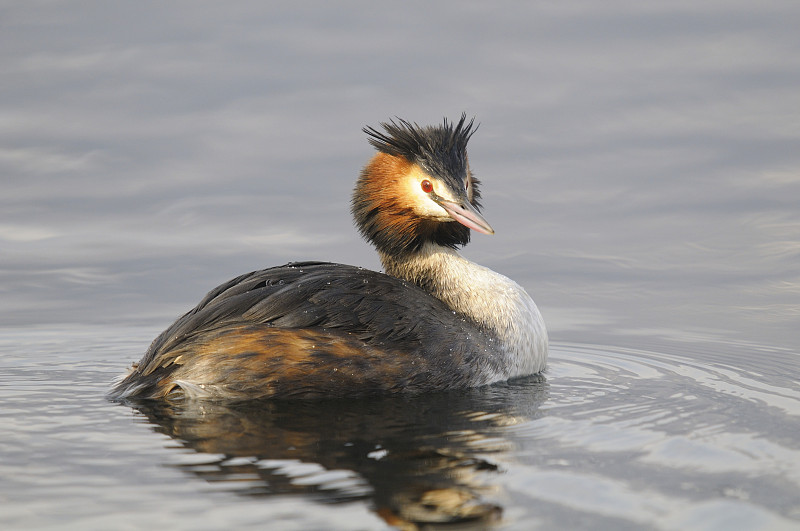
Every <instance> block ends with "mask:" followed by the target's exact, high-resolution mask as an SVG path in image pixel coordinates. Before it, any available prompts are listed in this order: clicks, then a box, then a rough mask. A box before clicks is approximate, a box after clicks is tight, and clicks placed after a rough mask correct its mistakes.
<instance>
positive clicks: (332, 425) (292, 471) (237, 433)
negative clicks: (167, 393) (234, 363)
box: [129, 376, 547, 529]
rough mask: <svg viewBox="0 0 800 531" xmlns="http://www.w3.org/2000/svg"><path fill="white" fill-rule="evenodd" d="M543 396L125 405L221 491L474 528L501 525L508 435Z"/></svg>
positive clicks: (541, 389)
mask: <svg viewBox="0 0 800 531" xmlns="http://www.w3.org/2000/svg"><path fill="white" fill-rule="evenodd" d="M546 395H547V384H546V381H545V380H544V378H543V377H541V376H533V377H530V378H526V379H524V380H521V381H516V382H511V383H507V384H501V385H496V386H491V387H485V388H479V389H473V390H470V391H460V392H452V393H442V394H434V395H428V396H424V397H415V398H398V397H390V398H380V399H359V400H325V401H249V402H244V403H236V404H233V403H214V402H207V401H184V402H171V403H170V402H164V401H159V402H153V401H143V402H138V403H129V405H131V406H133V407H134V408H135V409H136V410H138V411H139V412H141V413H142V414H143V415H144V416H145V417H146V418H147V420H148V421H149V422H150V423H152V424H153V425H154V426H155V428H154V429H155V430H156V431H158V432H161V433H164V434H166V435H168V436H170V437H171V438H173V439H175V440H176V441H178V442H180V444H181V446H182V447H185V448H190V449H192V450H193V451H195V452H197V455H196V456H195V458H193V459H192V460H191V463H188V464H186V463H184V464H179V465H173V466H177V467H179V468H181V469H183V470H185V471H186V472H188V473H190V474H192V475H194V476H196V477H199V478H202V479H204V480H206V481H208V482H210V483H214V484H216V485H219V486H220V488H224V489H225V490H228V491H234V492H236V493H238V494H240V495H244V496H271V495H286V494H295V495H303V496H305V497H307V498H309V499H311V500H314V501H317V502H322V503H341V502H348V501H354V500H364V501H366V502H367V503H368V504H369V505H370V506H371V508H372V509H373V510H374V511H375V512H376V513H377V514H378V515H379V516H380V517H381V518H383V519H384V520H385V521H386V522H387V523H388V524H390V525H392V526H395V527H397V528H401V529H419V528H420V527H424V528H425V529H430V528H432V526H433V527H434V528H436V527H438V526H443V527H447V528H452V527H456V528H458V529H462V528H467V529H469V528H484V527H487V526H491V525H492V524H494V523H497V522H499V521H500V518H501V514H502V507H501V506H500V505H499V504H498V503H497V502H496V501H495V500H496V499H497V498H498V497H499V496H498V494H499V493H498V492H497V491H498V487H497V486H496V480H497V477H498V474H501V473H502V469H501V468H500V467H499V466H498V465H497V464H496V463H495V462H494V461H495V459H496V458H501V457H502V455H504V454H506V453H507V452H509V450H511V449H512V444H513V443H512V442H511V441H510V440H509V439H508V438H507V437H506V436H505V435H504V433H505V428H506V427H507V426H509V425H514V424H517V423H520V422H525V421H527V420H530V419H531V418H532V416H533V415H535V414H536V410H537V408H538V406H539V405H540V404H541V403H542V402H543V401H544V400H545V398H546ZM202 457H207V459H203V458H202Z"/></svg>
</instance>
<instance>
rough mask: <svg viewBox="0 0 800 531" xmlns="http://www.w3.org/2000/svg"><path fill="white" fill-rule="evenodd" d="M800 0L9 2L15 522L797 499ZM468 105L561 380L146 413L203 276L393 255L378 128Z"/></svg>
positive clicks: (277, 520)
mask: <svg viewBox="0 0 800 531" xmlns="http://www.w3.org/2000/svg"><path fill="white" fill-rule="evenodd" d="M798 20H800V4H797V3H796V2H792V1H790V0H785V1H766V2H759V3H758V4H754V3H752V2H736V1H725V2H716V1H710V2H703V3H697V2H682V1H678V2H660V1H659V2H648V3H638V2H627V1H613V0H612V1H610V2H604V3H602V4H598V3H592V2H562V3H549V2H534V3H528V4H525V5H523V4H519V3H512V2H493V3H491V4H490V3H478V2H437V3H423V2H404V3H382V4H375V3H367V2H361V1H359V2H339V3H335V4H333V3H322V2H310V3H303V4H299V5H290V4H288V3H263V2H249V1H243V2H227V3H224V4H220V3H212V2H171V3H167V4H164V3H159V2H136V3H110V2H91V1H86V2H82V1H71V2H57V1H56V2H52V1H31V2H5V3H2V4H0V183H2V191H3V193H2V194H0V419H2V424H0V504H2V506H3V510H2V512H1V514H0V524H1V525H2V526H3V527H7V528H30V527H36V528H55V527H58V528H63V527H74V528H78V527H80V528H108V527H129V528H141V527H145V526H150V525H171V526H175V527H178V528H183V527H190V526H191V527H199V528H219V527H223V526H224V527H228V526H249V525H252V526H259V527H268V528H269V527H274V528H280V529H291V528H294V529H331V528H336V529H381V528H385V527H387V526H395V527H401V528H413V526H415V525H424V524H425V523H426V522H427V523H430V522H444V521H455V522H459V523H460V524H461V525H464V524H465V523H470V524H471V525H473V526H475V527H484V526H497V527H500V528H513V529H530V528H536V527H539V528H552V527H555V526H559V527H569V528H609V529H624V528H663V529H687V528H695V529H721V528H725V529H754V528H762V529H780V528H787V529H790V528H797V527H800V502H799V501H798V500H800V465H798V463H800V390H798V384H797V380H798V372H800V370H799V369H798V368H799V367H800V359H799V358H798V356H799V355H800V352H799V351H798V348H799V347H798V345H799V344H800V341H799V340H800V331H798V330H800V326H799V325H800V267H798V263H800V260H798V259H799V258H800V207H798V205H800V33H798V32H797V29H796V28H797V22H798ZM462 112H466V113H468V115H470V116H473V115H474V116H476V118H477V121H478V122H480V124H481V125H480V128H479V131H478V132H477V134H476V135H475V136H474V137H473V139H472V141H471V144H470V162H471V165H472V167H473V170H474V171H475V172H476V174H477V176H478V177H479V178H481V179H482V180H483V182H484V187H483V190H484V197H485V200H484V201H483V203H484V213H485V214H486V217H487V219H488V220H489V221H490V222H491V223H492V225H493V226H494V228H495V230H496V231H497V234H496V235H495V236H492V237H486V236H482V235H475V237H474V238H473V242H472V243H471V244H470V245H469V246H468V247H467V248H466V249H465V251H464V254H465V255H467V256H468V257H469V258H470V259H472V260H474V261H477V262H479V263H482V264H484V265H487V266H489V267H491V268H492V269H494V270H496V271H499V272H501V273H504V274H506V275H508V276H510V277H512V278H514V279H515V280H517V281H518V282H519V283H520V284H522V285H523V286H524V287H525V288H526V289H527V290H528V292H529V293H531V295H533V297H534V299H535V300H536V301H537V303H538V304H539V307H540V308H541V310H542V313H543V314H544V317H545V320H546V322H547V324H548V328H549V331H550V335H551V338H552V340H553V348H552V354H551V360H552V361H551V364H550V368H549V370H548V372H547V373H546V374H545V377H544V378H532V379H528V380H524V381H521V382H513V383H511V384H508V385H501V386H496V387H492V388H490V389H482V390H476V391H473V392H469V393H462V394H456V395H444V396H435V397H425V398H423V399H419V400H415V401H402V400H401V401H385V400H378V401H364V402H360V401H356V402H336V403H327V404H322V405H317V406H308V405H297V404H296V405H293V406H287V405H280V404H278V405H276V404H261V405H258V406H257V407H256V406H253V407H250V408H225V407H222V406H213V407H212V406H211V405H209V406H207V407H202V408H183V409H181V408H153V407H145V406H142V405H137V404H131V405H118V404H112V403H109V402H107V401H105V399H104V397H103V394H104V392H105V390H106V389H107V387H108V384H109V382H110V380H111V379H112V378H113V377H114V376H115V375H117V374H119V373H120V372H122V371H123V370H124V368H125V366H127V365H128V364H129V363H130V362H131V361H134V360H136V359H138V358H139V357H140V356H141V354H142V353H143V352H144V350H145V349H146V347H147V345H148V343H149V341H150V340H151V339H152V338H153V337H154V336H155V335H156V334H157V333H158V332H160V330H161V329H163V328H164V327H166V326H167V325H168V324H169V323H170V322H171V321H172V320H173V319H174V318H175V317H177V316H178V315H179V314H181V313H182V312H184V311H186V310H187V309H188V308H190V307H191V306H192V305H194V304H195V303H196V302H197V301H198V300H199V299H200V297H201V296H202V295H203V294H204V293H205V292H206V291H207V290H209V289H210V288H212V287H214V286H216V285H217V284H219V283H221V282H222V281H225V280H227V279H229V278H232V277H233V276H236V275H238V274H240V273H244V272H247V271H251V270H254V269H260V268H263V267H267V266H270V265H278V264H282V263H285V262H287V261H290V260H305V259H323V260H330V261H336V262H344V263H350V264H357V265H362V266H365V267H370V268H373V269H379V267H380V266H379V263H378V260H377V258H376V256H375V254H374V252H373V250H372V249H371V248H370V247H368V246H367V245H366V244H365V243H364V242H362V241H361V240H360V238H359V236H358V234H357V233H356V231H355V230H354V229H353V227H352V224H351V221H350V216H349V213H348V206H349V205H348V202H349V194H350V190H351V187H352V184H353V182H354V180H355V178H356V176H357V174H358V171H359V170H360V168H361V166H362V165H363V164H364V163H365V162H366V160H367V159H368V157H369V156H370V155H371V153H372V149H371V148H370V147H369V145H368V144H367V143H366V141H365V138H364V134H363V133H362V132H361V128H362V127H364V126H365V125H377V124H378V122H380V121H385V120H388V119H391V118H393V117H395V116H399V117H402V118H405V119H408V120H411V121H415V122H418V123H420V124H427V123H435V122H439V121H441V119H442V117H444V116H447V117H450V118H456V117H458V116H459V115H460V114H461V113H462Z"/></svg>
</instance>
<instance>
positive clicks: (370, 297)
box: [110, 115, 547, 400]
mask: <svg viewBox="0 0 800 531" xmlns="http://www.w3.org/2000/svg"><path fill="white" fill-rule="evenodd" d="M382 126H383V129H384V131H383V132H381V131H378V130H376V129H373V128H365V129H364V131H365V132H366V133H367V135H369V141H370V143H371V144H372V145H373V146H374V147H375V148H376V149H377V150H378V153H377V154H376V155H375V156H374V157H373V158H372V160H371V161H370V162H369V163H368V164H367V165H366V167H365V168H364V170H363V171H362V172H361V175H360V177H359V179H358V181H357V183H356V186H355V190H354V192H353V198H352V212H353V217H354V219H355V223H356V225H357V226H358V228H359V231H360V232H361V234H362V235H363V236H364V237H365V238H366V239H367V240H368V241H369V242H371V243H372V244H373V245H375V247H376V249H377V250H378V253H379V256H380V259H381V262H382V264H383V266H384V268H385V271H386V273H385V274H384V273H378V272H375V271H369V270H366V269H362V268H359V267H354V266H348V265H342V264H331V263H325V262H303V263H289V264H287V265H284V266H279V267H273V268H270V269H265V270H262V271H255V272H252V273H248V274H246V275H242V276H240V277H237V278H234V279H233V280H231V281H229V282H227V283H225V284H222V285H221V286H218V287H217V288H215V289H214V290H212V291H211V292H209V293H208V295H206V296H205V298H204V299H203V300H202V301H201V302H200V303H199V304H198V305H197V306H196V307H195V308H194V309H192V310H191V311H189V312H188V313H186V314H185V315H183V316H182V317H181V318H179V319H178V320H177V321H176V322H175V323H173V324H172V326H170V327H169V328H168V329H166V330H165V331H164V332H162V333H161V334H160V335H159V336H158V337H157V338H156V339H155V341H153V343H152V344H151V345H150V348H149V349H148V350H147V352H146V354H145V355H144V357H143V358H142V360H141V361H140V362H139V363H137V364H135V365H134V366H133V367H132V369H131V371H130V372H129V374H128V375H126V376H125V377H123V378H122V379H121V380H120V381H119V382H118V383H116V384H115V386H114V387H113V389H112V391H111V393H110V397H111V398H115V399H121V398H156V399H157V398H180V397H187V398H216V399H232V400H243V399H255V398H317V397H345V396H347V397H356V396H367V395H373V394H388V393H421V392H426V391H436V390H447V389H455V388H466V387H476V386H481V385H486V384H490V383H494V382H498V381H503V380H508V379H510V378H514V377H517V376H525V375H530V374H535V373H538V372H540V371H542V370H543V369H544V368H545V364H546V360H547V331H546V329H545V326H544V322H543V320H542V317H541V314H540V313H539V310H538V309H537V307H536V305H535V304H534V302H533V300H532V299H531V298H530V297H529V296H528V294H527V293H526V292H525V290H524V289H522V288H521V287H520V286H519V285H518V284H516V283H515V282H513V281H512V280H510V279H508V278H506V277H505V276H503V275H500V274H499V273H495V272H494V271H491V270H490V269H488V268H485V267H482V266H480V265H477V264H475V263H473V262H470V261H469V260H467V259H465V258H464V257H462V256H461V255H460V254H459V253H458V252H457V251H456V249H457V248H458V247H459V246H463V245H466V244H467V243H468V242H469V239H470V229H472V230H477V231H479V232H483V233H487V234H491V233H493V232H494V231H493V230H492V228H491V226H490V225H489V224H488V222H487V221H486V220H485V219H484V218H483V216H481V214H480V213H479V207H480V203H479V198H480V192H479V184H480V183H479V181H478V180H477V179H476V178H475V177H474V176H473V174H472V172H471V171H470V168H469V163H468V160H467V152H466V145H467V142H468V140H469V139H470V137H471V136H472V134H473V132H474V128H473V122H472V121H470V122H468V123H467V122H466V116H465V115H462V116H461V119H460V121H458V123H456V124H453V123H452V122H448V121H447V120H446V119H445V120H444V122H443V124H442V125H440V126H429V127H419V126H417V125H416V124H411V123H409V122H407V121H405V120H398V122H394V121H392V122H389V123H384V124H382Z"/></svg>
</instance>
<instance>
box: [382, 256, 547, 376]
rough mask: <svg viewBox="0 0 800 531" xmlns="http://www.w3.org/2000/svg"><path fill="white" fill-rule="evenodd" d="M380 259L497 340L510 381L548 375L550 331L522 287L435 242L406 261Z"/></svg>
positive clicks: (391, 271) (390, 272) (389, 270)
mask: <svg viewBox="0 0 800 531" xmlns="http://www.w3.org/2000/svg"><path fill="white" fill-rule="evenodd" d="M380 259H381V262H382V263H383V267H384V269H385V271H386V273H387V274H388V275H392V276H394V277H397V278H401V279H403V280H406V281H409V282H412V283H414V284H416V285H418V286H419V287H421V288H422V289H424V290H425V291H427V292H428V293H430V294H431V295H433V296H434V297H436V298H437V299H439V300H441V301H443V302H444V303H445V304H447V305H448V306H449V307H450V308H452V309H453V310H454V311H456V312H458V313H461V314H463V315H464V316H466V317H468V318H469V319H471V320H472V321H473V322H474V323H475V324H476V325H477V326H478V327H480V328H481V329H483V330H484V331H485V332H486V333H488V334H490V335H491V336H493V337H494V338H496V340H497V341H499V342H500V348H499V351H500V354H501V355H503V356H505V357H507V359H506V360H505V365H506V366H507V367H508V371H509V374H508V375H506V377H507V378H509V377H514V376H523V375H528V374H535V373H538V372H541V371H542V370H544V367H545V364H546V361H547V346H548V340H547V329H546V328H545V325H544V320H543V319H542V316H541V314H540V313H539V309H538V308H537V307H536V304H535V303H534V302H533V299H531V297H530V296H529V295H528V294H527V293H526V292H525V290H524V289H523V288H522V287H521V286H520V285H519V284H517V283H516V282H514V281H513V280H511V279H509V278H508V277H505V276H503V275H501V274H499V273H496V272H494V271H492V270H491V269H489V268H487V267H483V266H481V265H478V264H476V263H474V262H471V261H469V260H467V259H466V258H464V257H463V256H461V254H459V253H458V252H457V251H455V250H454V249H452V248H449V247H443V246H439V245H436V244H433V243H426V244H424V245H423V246H422V248H421V249H420V250H419V251H417V252H415V253H410V254H406V255H403V256H393V255H388V254H384V253H380Z"/></svg>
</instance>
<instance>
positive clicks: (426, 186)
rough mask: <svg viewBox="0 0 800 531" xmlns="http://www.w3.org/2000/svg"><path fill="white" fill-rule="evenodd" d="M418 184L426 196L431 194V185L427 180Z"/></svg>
mask: <svg viewBox="0 0 800 531" xmlns="http://www.w3.org/2000/svg"><path fill="white" fill-rule="evenodd" d="M419 184H420V186H422V191H423V192H425V193H426V194H429V193H431V192H433V185H432V184H431V182H430V181H429V180H428V179H425V180H424V181H422V182H421V183H419Z"/></svg>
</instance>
